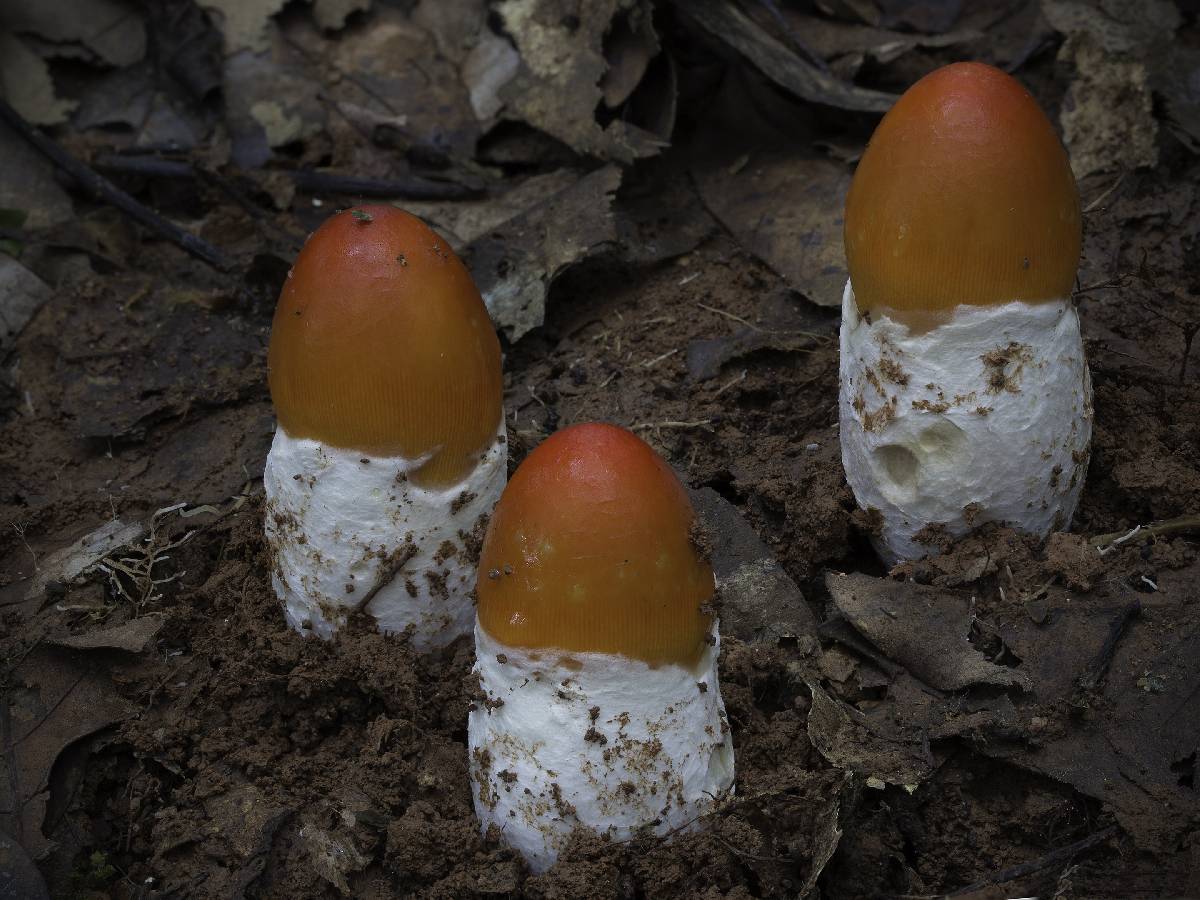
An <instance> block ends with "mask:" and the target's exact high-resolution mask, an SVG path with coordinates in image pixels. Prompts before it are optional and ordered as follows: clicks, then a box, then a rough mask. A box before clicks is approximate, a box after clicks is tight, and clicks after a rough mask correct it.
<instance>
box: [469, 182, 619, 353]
mask: <svg viewBox="0 0 1200 900" xmlns="http://www.w3.org/2000/svg"><path fill="white" fill-rule="evenodd" d="M620 183H621V170H620V169H618V168H617V167H616V166H605V167H604V168H602V169H598V170H596V171H595V172H592V173H591V174H589V175H586V176H584V177H583V178H581V179H580V180H579V181H578V182H576V183H575V184H574V185H572V186H571V187H569V188H567V189H566V190H563V191H560V192H559V193H557V194H555V195H554V196H552V197H549V198H548V199H546V200H545V201H544V202H542V203H540V204H539V205H537V206H535V207H533V208H532V209H530V210H528V211H527V212H524V213H522V214H521V215H519V216H516V217H515V218H513V219H510V220H509V221H507V222H505V223H504V224H502V225H500V226H499V227H498V228H496V229H494V230H492V231H490V232H488V233H487V234H485V235H483V236H481V237H479V238H477V239H476V240H474V241H473V242H472V243H471V245H470V246H469V247H467V248H466V251H465V258H466V262H467V265H468V267H469V268H470V269H471V273H472V274H473V275H474V276H475V283H476V284H477V285H479V290H480V293H481V294H483V299H484V302H485V303H486V304H487V307H488V312H489V313H491V315H492V320H493V321H494V322H495V323H496V325H497V327H499V328H502V329H504V330H505V331H506V332H508V335H509V339H510V340H512V341H517V340H520V338H521V337H522V336H523V335H524V334H526V333H527V332H529V331H530V330H532V329H534V328H537V327H538V326H539V325H541V324H542V321H543V319H544V318H545V314H546V296H547V294H548V292H549V290H550V285H551V284H552V283H553V281H554V279H555V278H557V277H558V276H559V275H560V274H562V272H563V271H564V270H565V269H566V268H568V267H569V266H572V265H574V264H576V263H578V262H580V261H582V260H584V259H586V258H588V257H589V256H591V255H593V254H595V253H597V252H599V251H600V250H601V249H602V248H604V247H607V246H610V245H612V244H613V243H614V242H615V240H616V236H617V234H616V226H615V224H614V221H613V213H612V198H613V193H614V192H615V191H616V190H617V187H618V186H619V185H620Z"/></svg>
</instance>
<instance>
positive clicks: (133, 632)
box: [46, 615, 165, 653]
mask: <svg viewBox="0 0 1200 900" xmlns="http://www.w3.org/2000/svg"><path fill="white" fill-rule="evenodd" d="M164 624H165V620H164V619H163V617H162V616H157V615H151V616H138V618H136V619H130V620H129V621H128V622H124V623H122V624H120V625H117V626H115V627H113V628H101V629H98V630H96V631H88V632H84V633H83V634H72V635H67V636H65V637H60V638H47V639H46V642H47V643H49V644H54V645H56V646H58V647H67V648H68V649H71V650H125V651H126V652H128V653H141V652H142V651H143V650H145V649H146V647H147V646H149V644H150V642H151V641H153V640H154V638H155V637H156V636H157V635H158V633H159V632H160V631H162V627H163V625H164Z"/></svg>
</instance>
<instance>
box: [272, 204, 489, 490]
mask: <svg viewBox="0 0 1200 900" xmlns="http://www.w3.org/2000/svg"><path fill="white" fill-rule="evenodd" d="M268 368H269V379H270V386H271V399H272V400H273V401H274V404H275V411H276V414H277V416H278V418H279V424H280V425H281V426H282V427H283V428H284V429H285V430H286V431H287V433H288V434H289V435H291V436H292V437H300V438H311V439H313V440H317V441H321V442H324V443H327V444H329V445H331V446H334V447H342V448H346V449H352V450H358V451H361V452H363V453H366V454H370V455H375V456H402V457H405V458H408V459H418V458H423V457H429V459H428V461H427V462H426V463H425V464H424V465H423V466H422V467H421V468H420V469H418V470H417V471H415V472H413V473H412V474H411V476H410V477H411V478H412V480H413V481H415V482H416V483H418V484H424V485H427V486H434V487H436V486H449V485H452V484H455V483H457V482H458V481H459V480H461V479H462V478H463V477H464V476H465V475H466V473H467V472H469V471H470V470H471V469H472V468H473V467H474V466H475V464H476V463H477V462H478V460H479V456H480V454H481V453H482V452H483V451H484V450H485V449H486V448H487V446H488V443H489V442H490V441H491V440H492V439H493V437H494V436H495V433H496V429H497V428H498V427H499V425H500V417H501V415H502V396H501V395H502V390H503V380H502V375H501V371H500V343H499V340H498V339H497V338H496V333H495V331H494V330H493V328H492V323H491V320H490V319H489V318H488V313H487V309H486V308H485V306H484V304H483V300H482V299H481V298H480V296H479V291H478V289H476V287H475V284H474V282H473V281H472V280H471V276H470V274H469V273H468V272H467V270H466V267H464V266H463V264H462V262H461V261H460V260H459V259H458V257H457V256H455V254H454V251H452V250H451V249H450V247H449V245H448V244H447V243H446V242H445V241H444V240H442V239H441V238H440V237H438V235H437V234H435V233H434V232H433V231H432V230H430V229H429V228H428V227H427V226H426V225H425V224H424V223H423V222H421V220H420V219H417V218H416V217H415V216H411V215H409V214H408V213H406V212H403V211H402V210H399V209H396V208H395V207H392V206H364V207H356V208H355V209H352V210H346V211H344V212H340V213H338V214H337V215H335V216H333V217H331V218H330V219H328V220H326V222H325V223H324V224H323V225H322V226H321V227H320V228H319V229H317V231H316V232H314V233H313V235H312V236H311V237H310V238H309V239H308V242H307V243H306V244H305V245H304V249H303V250H301V251H300V255H299V256H298V257H297V259H296V264H295V266H294V267H293V269H292V271H291V272H290V273H289V275H288V279H287V282H286V283H285V284H284V287H283V291H282V292H281V293H280V295H279V303H278V305H277V306H276V308H275V319H274V322H273V324H272V326H271V345H270V350H269V353H268Z"/></svg>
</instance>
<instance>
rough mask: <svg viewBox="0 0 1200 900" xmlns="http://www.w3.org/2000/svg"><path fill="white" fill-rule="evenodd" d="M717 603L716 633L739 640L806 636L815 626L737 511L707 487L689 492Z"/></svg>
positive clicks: (786, 577)
mask: <svg viewBox="0 0 1200 900" xmlns="http://www.w3.org/2000/svg"><path fill="white" fill-rule="evenodd" d="M688 493H689V495H690V496H691V498H692V505H693V506H694V507H695V509H696V517H697V519H698V520H699V523H700V525H701V526H702V527H703V533H704V535H705V538H704V539H705V540H706V541H707V542H708V543H709V544H711V546H710V547H706V548H705V549H706V550H707V551H708V552H709V560H710V562H711V563H712V567H713V574H714V575H715V576H716V580H717V591H718V595H719V597H720V601H721V608H720V615H721V631H722V632H723V633H726V634H730V635H732V636H734V637H736V638H738V639H739V640H742V641H770V642H774V641H776V640H778V639H779V638H781V637H784V636H791V637H799V636H800V635H810V636H811V637H813V638H815V637H816V633H817V623H816V620H815V619H814V618H813V614H812V611H811V610H810V609H809V608H808V604H807V603H805V602H804V595H803V594H802V593H801V592H800V588H799V587H798V586H797V585H796V582H794V581H793V580H792V578H791V576H789V575H788V574H787V572H785V571H784V570H783V567H782V566H781V565H780V564H779V562H778V561H777V560H776V559H775V557H774V556H773V555H772V554H771V551H770V549H769V548H768V547H767V545H766V544H764V543H763V542H762V540H760V539H759V537H758V534H757V533H756V532H755V530H754V529H753V528H752V527H750V524H749V523H748V522H746V520H745V519H743V518H742V517H741V515H740V514H739V513H738V511H737V509H735V508H734V506H733V505H732V504H731V503H729V502H728V501H727V500H725V498H723V497H722V496H721V495H720V494H718V493H717V492H716V491H714V490H713V489H712V488H707V487H706V488H699V489H696V490H690V491H689V492H688Z"/></svg>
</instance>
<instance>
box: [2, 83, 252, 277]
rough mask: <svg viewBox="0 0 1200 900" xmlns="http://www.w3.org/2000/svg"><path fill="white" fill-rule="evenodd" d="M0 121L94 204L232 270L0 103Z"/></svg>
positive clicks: (210, 247) (225, 261)
mask: <svg viewBox="0 0 1200 900" xmlns="http://www.w3.org/2000/svg"><path fill="white" fill-rule="evenodd" d="M0 119H3V120H4V121H5V122H7V123H8V124H9V126H11V127H12V128H13V130H15V131H16V132H17V134H19V135H20V136H21V137H23V138H24V139H25V140H26V141H28V142H29V143H30V144H32V145H33V147H34V148H35V149H36V150H38V152H40V153H41V154H42V155H43V156H45V157H46V158H47V159H49V160H50V161H51V162H52V163H54V164H55V165H56V166H58V167H59V168H60V169H62V170H63V171H64V172H66V173H67V174H68V175H70V176H71V177H72V178H74V179H75V181H76V182H77V183H78V184H79V186H80V187H81V188H82V189H83V190H84V191H86V192H87V193H89V194H91V195H92V196H93V197H95V198H96V199H97V200H102V201H104V202H105V203H110V204H112V205H113V206H115V207H116V208H117V209H119V210H120V211H121V212H123V213H125V215H127V216H129V217H130V218H131V219H133V220H134V221H136V222H139V223H141V224H142V225H144V226H145V227H146V228H149V229H150V230H151V231H153V232H155V233H156V234H159V235H162V236H163V237H164V238H166V239H167V240H169V241H171V242H172V243H173V244H175V245H176V246H178V247H181V248H183V249H184V250H186V251H187V252H188V253H190V254H191V255H192V256H194V257H196V258H197V259H199V260H203V261H204V262H206V263H208V264H209V265H210V266H212V267H213V268H215V269H219V270H220V271H222V272H228V271H230V270H231V269H232V268H233V264H232V263H231V262H230V260H229V258H228V257H226V256H225V254H224V253H222V252H221V251H220V250H218V249H217V248H216V247H214V246H213V245H212V244H210V243H208V241H206V240H204V239H203V238H199V237H197V236H196V235H194V234H192V233H191V232H188V231H185V230H184V229H182V228H180V227H179V226H178V225H176V224H175V223H174V222H170V221H168V220H167V219H164V218H163V217H162V216H160V215H159V214H158V213H156V212H154V210H152V209H150V208H149V207H147V206H144V205H142V204H141V203H139V202H138V201H137V200H135V199H134V198H133V197H131V196H130V195H129V194H127V193H125V192H124V191H123V190H121V189H120V188H119V187H117V186H116V185H115V184H113V183H112V182H111V181H109V180H108V179H107V178H105V177H104V176H103V175H100V174H98V173H97V172H94V171H93V170H92V169H91V168H89V167H88V166H87V165H85V164H84V163H82V162H80V161H79V160H77V159H76V158H75V157H73V156H71V154H69V153H67V151H66V150H64V149H63V148H62V147H60V146H59V145H58V144H57V143H55V142H54V141H52V140H50V138H48V137H46V136H45V135H44V134H42V133H41V132H40V131H38V130H37V129H36V128H34V127H33V126H32V125H30V124H29V123H28V122H26V121H25V119H23V118H22V117H21V115H20V114H19V113H18V112H17V111H16V110H15V109H13V108H12V107H11V106H9V105H8V104H7V103H6V102H5V101H4V100H0Z"/></svg>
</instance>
